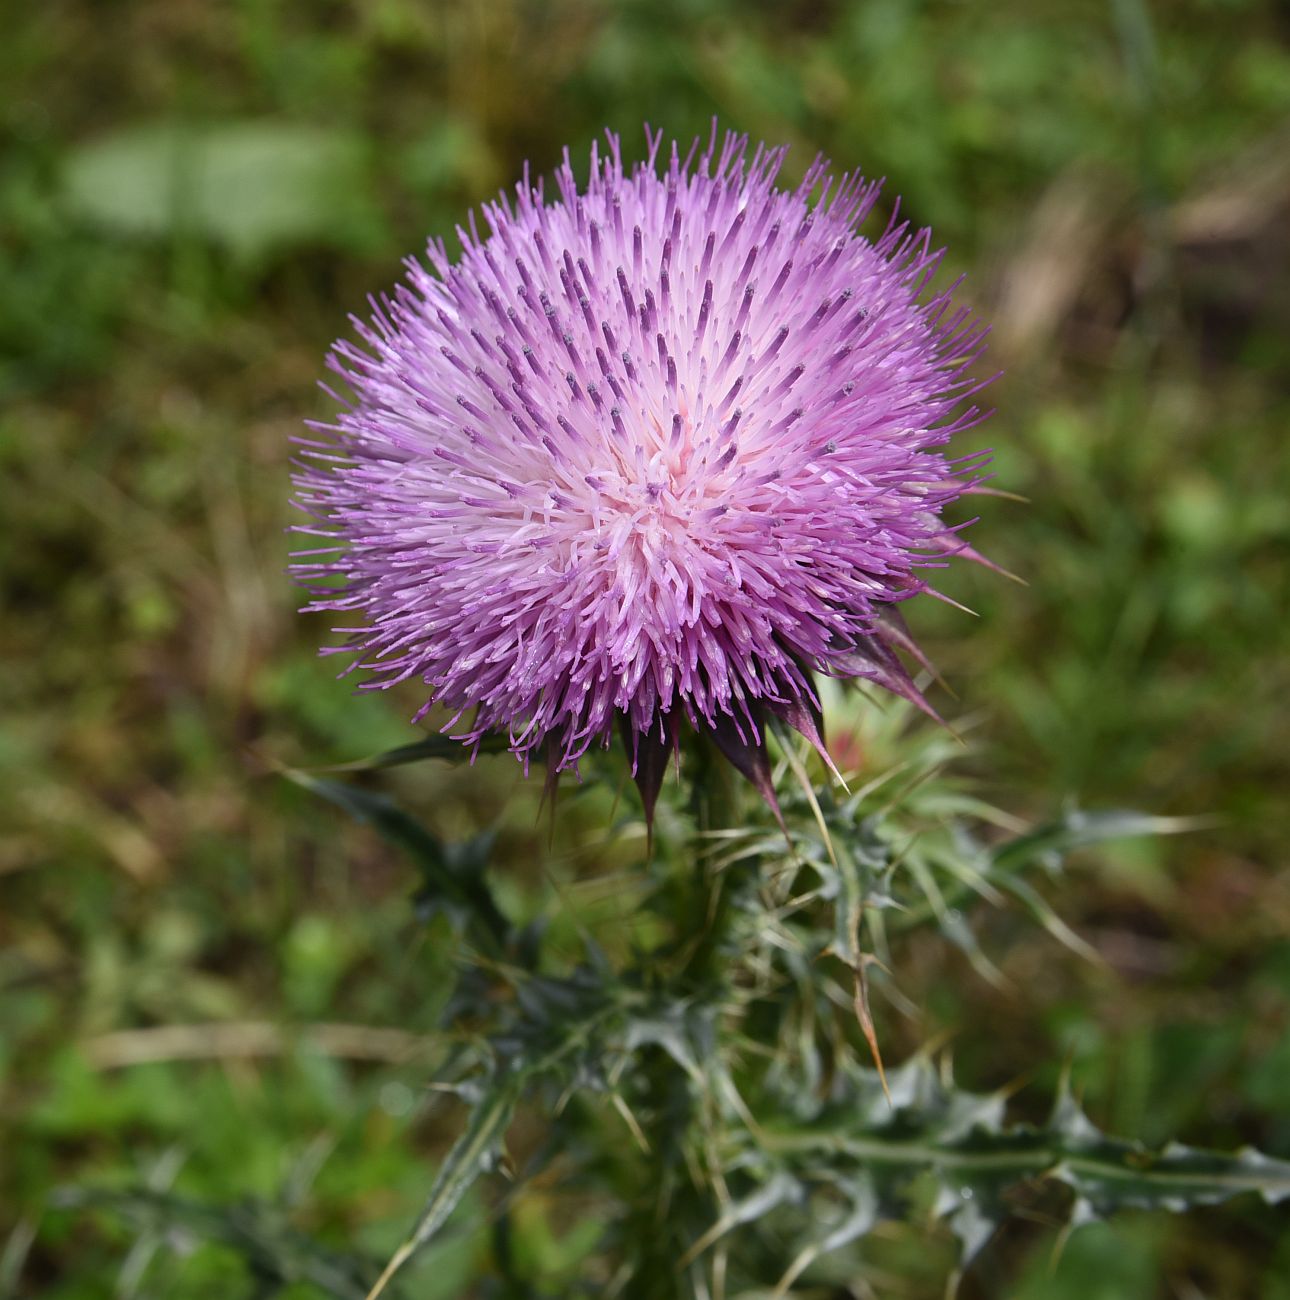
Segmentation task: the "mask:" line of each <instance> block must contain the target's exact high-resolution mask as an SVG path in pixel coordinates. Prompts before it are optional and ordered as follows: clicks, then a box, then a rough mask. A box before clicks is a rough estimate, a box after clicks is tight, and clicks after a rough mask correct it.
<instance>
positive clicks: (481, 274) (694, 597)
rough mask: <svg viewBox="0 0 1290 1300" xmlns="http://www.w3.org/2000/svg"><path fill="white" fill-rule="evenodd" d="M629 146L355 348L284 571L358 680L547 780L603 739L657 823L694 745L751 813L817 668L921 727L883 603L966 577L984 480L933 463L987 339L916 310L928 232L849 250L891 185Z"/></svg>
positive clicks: (735, 146)
mask: <svg viewBox="0 0 1290 1300" xmlns="http://www.w3.org/2000/svg"><path fill="white" fill-rule="evenodd" d="M647 140H648V146H649V147H648V153H647V157H646V160H645V162H644V163H641V164H637V165H635V166H634V167H632V168H631V169H630V171H629V170H628V169H627V168H626V167H625V166H624V163H623V159H622V154H621V151H620V146H619V141H618V139H617V138H616V137H614V136H612V135H610V136H609V137H608V150H607V153H601V152H600V151H599V150H598V149H597V148H596V147H595V146H593V147H592V150H591V164H590V175H589V178H588V182H587V185H586V187H585V188H584V189H581V190H580V189H579V187H578V184H577V182H576V180H575V178H574V173H573V169H572V166H571V165H570V162H569V157H568V153H567V151H566V153H565V158H564V164H563V166H562V167H561V168H560V169H559V171H558V172H557V173H556V184H557V187H558V191H559V195H558V198H555V199H554V201H552V202H548V201H547V199H546V196H545V194H544V191H543V187H542V184H541V183H540V182H539V183H538V184H536V185H534V184H532V183H531V182H530V179H529V176H528V173H527V170H526V172H525V176H524V179H523V181H522V182H521V184H520V185H519V186H518V187H517V190H516V194H515V197H514V199H513V200H510V199H508V197H507V196H506V195H502V196H501V197H499V199H498V200H497V201H496V202H494V203H491V204H487V205H485V207H484V209H483V214H484V217H485V220H486V221H487V224H488V228H489V229H488V233H487V234H486V235H481V234H480V233H479V231H478V230H477V228H476V225H475V222H474V219H473V218H472V219H471V222H470V228H469V230H468V231H463V230H458V232H457V233H458V236H459V238H460V240H461V244H462V249H463V251H462V253H461V256H460V258H459V259H458V260H457V261H456V262H453V261H452V260H450V258H449V256H448V253H447V251H446V248H445V246H444V245H443V243H442V242H439V241H432V242H431V243H430V246H429V262H430V264H431V266H432V267H433V271H434V274H431V273H430V272H429V271H427V270H426V269H425V268H424V267H423V266H422V265H421V264H420V263H418V262H417V261H416V260H409V262H408V264H407V266H408V270H407V278H406V281H405V282H404V283H403V284H401V285H400V286H399V287H398V288H397V289H396V290H395V291H394V293H393V295H392V296H389V297H383V298H382V299H380V301H379V302H377V301H374V302H373V303H372V316H371V319H370V322H368V323H364V322H362V321H359V320H357V319H355V320H354V321H353V325H354V329H355V331H356V334H357V337H358V342H356V343H355V342H340V343H337V344H336V345H335V348H334V349H333V351H332V353H331V356H330V359H329V362H330V366H331V369H333V370H334V371H336V372H337V373H338V374H339V375H340V376H341V377H342V378H343V379H344V380H345V382H346V384H347V385H348V387H349V389H350V390H351V394H352V396H351V397H350V398H348V399H343V398H338V399H337V400H338V401H339V402H340V406H341V410H340V412H339V414H338V415H337V417H336V419H335V421H334V423H332V424H328V425H320V426H317V428H318V430H319V432H320V433H321V434H322V438H321V440H315V441H312V442H307V443H306V444H305V457H304V462H303V465H302V468H301V469H300V471H299V473H298V475H297V479H296V482H297V487H298V489H299V494H300V497H299V500H300V504H301V505H303V507H304V508H305V509H306V510H307V511H308V512H309V513H310V514H311V515H313V516H314V519H315V523H314V524H313V525H311V526H309V527H307V528H305V529H304V530H303V531H306V532H317V533H321V534H322V535H323V536H324V537H325V538H326V539H327V540H326V543H325V545H324V547H323V549H321V550H314V551H308V552H303V553H301V554H299V555H298V556H297V564H296V566H295V567H296V571H297V572H298V574H300V575H301V576H302V577H303V579H304V580H305V581H306V582H307V583H309V584H310V585H311V586H312V587H313V589H314V599H313V601H312V603H311V604H310V606H308V608H311V609H326V610H333V611H341V612H343V613H344V614H345V615H346V616H348V617H354V616H356V618H357V621H358V622H359V626H357V627H348V628H345V629H341V630H344V631H346V632H348V634H349V638H350V639H349V643H348V645H347V646H344V647H338V649H340V650H348V651H351V652H354V653H355V654H356V660H355V663H354V665H353V666H354V667H359V668H362V669H364V670H367V671H368V672H369V673H370V674H371V678H370V680H369V681H368V682H367V685H369V686H375V687H384V686H389V685H392V684H393V683H395V682H400V681H403V680H405V679H409V678H417V679H419V680H420V681H422V682H423V683H424V684H425V685H426V686H427V687H429V688H430V699H428V700H427V703H426V706H425V707H426V708H429V707H430V702H431V700H433V701H437V702H439V703H440V704H443V705H447V706H448V708H449V709H450V710H452V711H453V713H454V714H455V716H454V718H453V721H452V723H450V724H449V727H453V726H456V725H461V726H463V727H464V732H463V734H462V739H464V740H465V741H466V742H467V743H468V744H470V743H476V744H477V743H478V742H479V741H480V740H481V739H482V738H483V737H484V736H485V735H486V734H487V733H489V732H493V731H504V732H505V733H507V735H508V736H509V744H510V747H511V749H512V750H513V751H514V752H515V753H516V754H518V755H519V756H521V758H523V759H525V760H526V761H527V758H528V757H529V756H530V754H531V753H532V752H533V751H534V750H535V749H536V748H537V747H539V746H540V747H541V750H540V751H539V752H541V753H542V754H543V756H544V757H545V758H546V760H547V762H548V763H549V764H550V768H551V771H552V772H558V771H560V770H562V769H564V768H567V767H570V766H572V765H574V764H576V763H577V761H578V759H579V757H580V756H581V755H582V754H583V753H585V751H586V750H587V748H588V747H589V746H590V745H592V744H596V743H605V744H607V743H608V742H609V739H610V736H611V735H612V731H613V727H614V724H615V722H617V723H618V724H619V725H620V726H621V728H622V730H623V732H624V735H625V737H626V740H627V745H628V750H629V753H630V755H631V759H632V763H633V769H634V772H635V774H636V777H637V780H638V782H639V783H640V785H641V789H642V793H643V795H644V797H645V801H646V805H647V808H649V809H651V810H652V807H653V802H654V798H655V796H656V794H657V790H658V782H659V781H660V780H661V776H662V770H663V766H664V764H665V761H666V755H667V752H668V750H669V749H670V748H671V747H672V746H673V745H674V744H675V741H676V736H677V734H678V727H679V725H680V723H681V720H682V719H684V720H685V721H687V722H688V723H689V724H690V725H692V726H694V727H696V728H699V729H700V730H703V731H707V732H708V733H710V734H711V735H713V737H714V738H715V739H716V740H717V742H718V744H719V745H720V746H721V748H722V749H723V751H724V752H725V753H726V754H727V756H728V757H730V758H731V760H732V761H733V762H735V764H736V765H737V766H738V767H739V768H740V769H741V770H742V771H744V773H745V774H746V775H748V776H750V777H751V778H752V779H753V780H754V781H756V782H757V784H758V785H759V786H762V787H763V788H764V789H767V790H768V786H769V780H768V772H767V768H766V764H765V758H764V749H763V734H764V724H765V721H766V717H767V714H768V713H769V714H772V715H777V716H778V717H780V718H781V719H783V720H785V721H787V722H788V723H790V724H791V725H793V726H796V727H797V728H798V729H799V730H801V731H803V732H804V733H805V734H807V735H808V736H810V738H811V739H812V740H813V741H814V742H816V743H817V744H819V741H820V737H819V731H818V722H817V717H818V714H817V709H816V707H815V692H814V689H813V687H812V682H811V673H812V671H817V672H820V673H824V674H828V675H832V676H838V677H859V678H865V679H868V680H870V681H872V682H875V683H877V684H878V685H880V686H883V687H886V688H887V689H890V690H893V691H896V692H898V693H900V694H903V695H906V696H907V697H910V698H914V699H916V700H917V701H919V702H920V703H921V696H919V695H918V693H917V691H916V690H915V688H914V686H913V684H912V682H911V680H910V677H909V675H908V673H907V672H906V670H905V668H904V667H903V666H902V663H901V661H900V659H899V658H898V657H897V655H896V654H895V653H894V649H893V648H894V647H896V648H900V649H902V650H904V651H906V652H910V653H915V654H916V648H915V647H914V646H913V643H912V642H911V641H910V640H909V638H908V634H907V632H906V631H905V629H904V624H903V622H902V621H901V620H900V619H899V616H898V613H897V606H898V605H899V604H900V602H903V601H904V600H906V599H908V598H909V597H910V596H913V595H915V594H917V593H919V592H921V591H925V590H928V584H927V581H926V579H925V578H924V577H923V576H922V575H923V571H924V569H925V568H926V567H927V566H928V565H929V564H933V563H936V562H937V560H938V557H939V558H940V559H941V560H943V557H944V556H945V554H946V553H947V552H953V551H962V550H965V549H966V548H965V547H964V546H963V545H962V544H961V543H960V542H959V541H958V540H957V537H956V535H955V533H954V532H953V531H951V530H949V529H948V528H947V526H946V524H945V523H944V522H943V521H942V519H941V513H942V511H943V509H944V507H945V506H946V505H947V504H949V503H950V502H951V501H953V500H954V499H955V498H956V497H957V496H959V495H960V493H962V492H963V491H964V490H965V489H966V488H967V487H968V485H969V483H970V481H971V477H972V471H973V469H974V465H975V462H973V461H970V460H969V461H964V460H958V461H955V460H951V459H947V457H946V456H945V455H944V454H943V451H942V449H943V448H944V446H945V444H946V443H947V441H948V440H949V438H950V437H951V436H952V435H953V434H954V433H955V432H956V431H957V430H958V429H960V428H963V427H965V426H966V425H967V424H969V423H971V422H972V421H974V420H975V419H977V418H978V414H979V413H978V412H977V411H976V410H975V409H974V408H969V409H966V410H964V409H962V402H963V399H964V397H965V395H967V394H968V393H969V392H970V391H971V388H972V385H971V381H970V380H969V379H968V378H966V377H965V373H964V364H965V362H967V361H969V360H970V359H971V358H972V357H973V356H974V355H975V354H976V353H977V352H978V351H979V349H980V345H981V339H982V336H983V334H984V330H983V329H982V328H980V327H979V326H977V325H976V324H975V323H974V322H973V321H972V320H970V319H969V316H968V313H967V311H966V310H963V309H958V310H955V309H954V308H953V307H952V305H951V302H950V296H949V293H948V292H942V293H939V294H937V295H935V296H928V294H927V292H926V291H927V290H928V286H929V282H930V280H931V277H932V276H933V274H934V272H935V270H936V267H937V264H938V262H939V260H940V254H939V253H937V252H934V251H933V250H932V248H931V244H930V236H929V232H928V231H926V230H921V231H920V230H913V229H911V228H910V227H909V226H908V225H907V224H900V223H899V222H898V221H897V219H896V218H895V217H893V218H892V219H891V221H890V223H889V224H888V226H887V228H886V231H885V233H883V234H882V235H881V237H879V238H877V239H876V240H871V239H869V238H866V237H865V236H864V235H862V234H860V233H859V226H860V223H861V222H862V221H863V220H864V218H865V217H866V216H867V215H868V214H869V212H870V209H871V208H872V207H873V205H874V203H875V201H876V199H877V198H878V193H879V188H880V185H881V182H868V181H866V180H865V179H864V178H863V177H861V176H859V175H844V176H842V177H841V178H840V179H837V180H836V181H835V180H834V178H832V177H831V176H830V175H829V174H828V170H827V163H826V162H825V161H823V160H817V161H816V162H815V163H814V164H813V165H812V166H811V167H810V168H808V169H807V172H806V175H805V176H804V178H803V179H802V182H801V184H799V185H798V186H797V187H796V188H793V189H780V188H777V186H776V178H777V176H778V174H779V171H780V167H781V165H782V163H783V160H784V156H785V153H786V149H784V148H767V147H766V146H763V145H758V146H757V147H756V149H755V150H750V148H749V144H748V141H747V138H746V137H741V136H737V135H733V134H730V135H727V136H726V137H725V139H724V141H723V143H722V144H721V146H720V148H719V149H718V147H717V135H716V129H715V126H714V129H713V133H712V137H711V139H710V141H709V142H708V144H707V147H706V148H703V149H701V148H700V145H699V144H698V142H696V143H695V144H694V145H692V146H691V148H690V150H689V153H688V154H687V155H686V156H685V157H684V158H682V157H681V156H680V152H679V150H678V148H677V146H676V145H675V144H673V145H672V147H671V153H670V160H669V161H667V162H666V164H665V165H663V166H662V167H661V168H660V166H659V162H660V147H661V144H662V135H661V133H660V134H658V135H649V133H648V132H647ZM696 155H697V156H696ZM423 712H424V710H423ZM466 715H469V719H468V720H467V721H465V722H464V723H463V722H462V721H461V720H462V719H463V718H464V717H466ZM419 716H420V714H419V715H418V717H419Z"/></svg>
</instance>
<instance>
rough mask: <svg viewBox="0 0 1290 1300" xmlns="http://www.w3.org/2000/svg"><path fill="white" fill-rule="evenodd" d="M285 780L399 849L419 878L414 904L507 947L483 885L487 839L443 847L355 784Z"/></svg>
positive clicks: (303, 777)
mask: <svg viewBox="0 0 1290 1300" xmlns="http://www.w3.org/2000/svg"><path fill="white" fill-rule="evenodd" d="M284 775H285V776H286V778H287V779H288V780H289V781H292V782H294V783H295V784H296V785H298V786H301V787H303V788H304V789H306V790H309V791H311V792H312V793H314V794H316V795H318V796H320V797H321V798H323V799H326V800H327V801H328V803H332V804H335V805H336V807H337V808H341V809H343V810H344V811H345V812H347V813H349V815H350V816H351V817H353V818H354V819H355V821H359V822H362V823H364V824H365V825H368V826H371V827H372V828H373V829H374V830H375V831H376V832H377V833H378V834H379V835H380V836H381V838H382V839H385V840H387V841H388V842H389V843H391V844H393V845H395V846H396V847H398V848H400V849H402V850H403V851H404V852H406V853H407V854H408V855H409V856H410V857H411V858H412V860H413V862H415V863H416V865H417V867H418V868H419V870H420V872H421V876H422V881H423V884H422V888H421V891H420V893H419V895H418V901H419V902H420V903H421V904H422V905H423V906H427V907H429V908H431V909H442V910H443V911H445V912H447V913H448V914H449V915H450V916H451V917H452V918H453V919H454V920H455V921H456V922H457V924H458V925H459V926H460V927H461V928H462V929H466V930H470V931H471V932H472V933H473V935H474V937H475V938H476V939H479V940H482V941H483V942H484V943H485V945H486V946H488V947H489V948H493V949H495V948H498V947H500V946H502V945H504V944H505V942H506V940H507V938H508V936H509V934H510V930H511V927H510V922H509V921H508V920H507V919H506V917H505V915H504V914H503V913H502V910H501V908H499V907H498V906H497V903H496V902H495V901H494V899H493V895H492V893H491V892H490V891H489V888H488V886H487V885H486V884H485V883H484V877H483V866H484V862H485V861H486V859H487V853H486V851H485V852H483V853H481V852H480V849H481V846H483V847H484V848H485V849H486V847H487V846H488V844H490V843H491V841H490V840H488V838H487V837H485V838H484V839H483V840H479V839H477V840H473V841H471V842H469V843H468V844H466V845H448V844H444V843H443V842H442V841H441V840H440V839H439V838H438V837H437V836H435V835H433V834H431V832H430V831H428V830H427V829H426V828H425V827H424V826H423V825H422V824H421V823H420V822H419V821H417V819H416V818H415V817H413V816H411V815H410V814H409V813H407V812H405V811H404V810H403V809H402V808H400V807H399V806H398V804H396V803H395V802H394V801H393V800H392V799H390V798H389V797H388V796H386V795H383V794H373V793H372V792H371V791H369V790H362V789H360V788H359V787H358V786H354V785H348V784H346V783H345V782H342V781H332V780H329V779H328V778H326V777H319V776H314V775H313V774H312V773H310V772H301V771H297V770H295V769H292V768H287V769H284Z"/></svg>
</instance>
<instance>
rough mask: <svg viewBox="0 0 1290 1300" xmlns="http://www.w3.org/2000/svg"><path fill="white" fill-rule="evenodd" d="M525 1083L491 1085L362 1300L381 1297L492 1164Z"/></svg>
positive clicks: (512, 1079) (505, 1078) (509, 1075)
mask: <svg viewBox="0 0 1290 1300" xmlns="http://www.w3.org/2000/svg"><path fill="white" fill-rule="evenodd" d="M524 1082H525V1074H524V1072H522V1071H507V1072H505V1073H503V1074H502V1075H501V1077H500V1078H498V1079H497V1080H495V1081H494V1083H493V1085H492V1087H491V1088H490V1089H489V1090H488V1091H487V1093H486V1094H485V1095H484V1097H483V1098H482V1099H481V1100H480V1102H479V1104H478V1105H476V1107H475V1109H474V1111H473V1112H472V1113H471V1116H470V1123H469V1124H468V1125H467V1126H466V1131H465V1132H464V1133H463V1134H462V1135H461V1137H459V1138H458V1139H457V1141H456V1142H455V1143H453V1146H452V1150H451V1151H449V1152H448V1155H447V1157H446V1158H445V1159H444V1162H443V1164H442V1165H441V1166H440V1168H439V1174H438V1177H436V1178H435V1181H434V1185H433V1186H432V1187H431V1189H430V1195H429V1198H428V1199H427V1201H426V1204H425V1208H424V1209H422V1211H421V1216H420V1218H418V1219H417V1223H416V1227H415V1228H414V1229H413V1230H412V1233H411V1235H410V1236H409V1237H408V1239H407V1240H406V1241H405V1242H404V1243H403V1244H402V1245H401V1246H400V1247H399V1248H398V1250H396V1251H395V1252H394V1254H393V1255H392V1256H391V1258H390V1262H389V1263H388V1264H386V1266H385V1269H384V1271H383V1272H382V1273H381V1276H380V1277H379V1278H378V1279H377V1281H376V1285H375V1286H374V1287H372V1289H371V1291H369V1292H367V1293H366V1300H376V1297H377V1296H379V1295H381V1293H382V1292H383V1291H384V1290H385V1289H386V1287H387V1286H388V1285H389V1283H390V1279H391V1278H393V1277H394V1275H395V1274H396V1273H397V1272H398V1271H399V1270H400V1269H401V1268H402V1267H403V1266H404V1265H405V1264H406V1263H407V1262H408V1260H410V1259H411V1258H412V1256H413V1255H415V1254H416V1253H417V1251H418V1250H420V1249H421V1248H422V1247H423V1246H424V1245H425V1244H426V1243H427V1242H429V1241H430V1239H431V1238H432V1237H433V1236H434V1235H435V1233H437V1232H438V1231H439V1229H440V1228H442V1227H443V1225H444V1224H445V1223H446V1222H447V1221H448V1216H449V1215H450V1214H451V1213H452V1212H453V1210H455V1209H456V1208H457V1204H458V1202H460V1200H461V1198H462V1197H463V1196H464V1195H465V1194H466V1193H467V1191H469V1190H470V1187H471V1184H473V1183H474V1181H475V1179H477V1178H478V1177H479V1175H480V1174H481V1173H483V1172H484V1171H485V1169H487V1168H488V1167H489V1165H490V1164H491V1163H492V1161H493V1159H494V1157H495V1156H496V1154H497V1150H498V1148H499V1147H500V1146H501V1142H502V1138H503V1137H504V1136H505V1133H506V1129H507V1126H508V1125H509V1124H510V1122H511V1116H512V1115H513V1114H514V1113H515V1105H516V1102H518V1101H519V1098H520V1095H521V1093H522V1092H523V1088H524Z"/></svg>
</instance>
